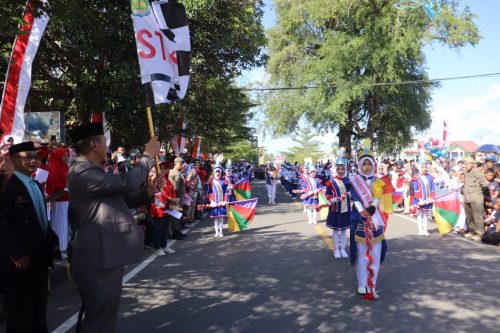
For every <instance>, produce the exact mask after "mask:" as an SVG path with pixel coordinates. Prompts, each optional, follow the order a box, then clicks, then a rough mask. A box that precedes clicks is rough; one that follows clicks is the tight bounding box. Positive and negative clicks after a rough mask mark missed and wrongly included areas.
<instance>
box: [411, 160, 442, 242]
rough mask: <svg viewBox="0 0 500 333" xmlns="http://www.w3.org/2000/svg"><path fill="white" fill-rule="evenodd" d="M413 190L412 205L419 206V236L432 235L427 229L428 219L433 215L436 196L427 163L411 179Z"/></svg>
mask: <svg viewBox="0 0 500 333" xmlns="http://www.w3.org/2000/svg"><path fill="white" fill-rule="evenodd" d="M411 190H412V192H413V202H412V206H414V207H416V208H417V225H418V235H419V236H430V234H429V231H427V219H428V217H432V205H433V202H434V199H435V198H436V190H435V188H434V179H433V178H432V176H431V175H429V174H428V173H427V164H426V163H422V165H420V174H418V175H417V176H415V177H413V179H412V181H411Z"/></svg>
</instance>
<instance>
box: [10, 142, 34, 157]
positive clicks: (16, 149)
mask: <svg viewBox="0 0 500 333" xmlns="http://www.w3.org/2000/svg"><path fill="white" fill-rule="evenodd" d="M22 151H36V149H35V145H34V144H33V142H32V141H26V142H21V143H18V144H16V145H12V146H10V148H9V155H11V156H12V155H14V154H17V153H20V152H22Z"/></svg>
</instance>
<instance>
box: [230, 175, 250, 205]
mask: <svg viewBox="0 0 500 333" xmlns="http://www.w3.org/2000/svg"><path fill="white" fill-rule="evenodd" d="M233 193H234V196H235V197H236V200H247V199H250V198H251V197H252V185H250V179H249V178H248V177H246V178H242V179H240V180H239V181H237V182H236V184H234V185H233Z"/></svg>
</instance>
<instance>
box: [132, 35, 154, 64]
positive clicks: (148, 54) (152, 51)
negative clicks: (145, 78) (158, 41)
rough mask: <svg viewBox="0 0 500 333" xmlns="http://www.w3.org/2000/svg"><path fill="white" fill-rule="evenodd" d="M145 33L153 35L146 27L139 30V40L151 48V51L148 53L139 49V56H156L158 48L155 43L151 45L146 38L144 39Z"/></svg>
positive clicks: (147, 57)
mask: <svg viewBox="0 0 500 333" xmlns="http://www.w3.org/2000/svg"><path fill="white" fill-rule="evenodd" d="M144 35H146V36H147V37H148V38H152V37H153V35H152V34H151V32H149V31H148V30H146V29H141V30H139V31H138V32H137V42H138V43H140V44H142V45H144V47H146V48H147V49H149V53H146V52H144V51H142V50H141V51H139V56H140V57H141V58H144V59H150V58H154V56H155V55H156V50H155V48H154V46H153V45H151V44H150V43H149V42H148V41H147V40H146V39H144Z"/></svg>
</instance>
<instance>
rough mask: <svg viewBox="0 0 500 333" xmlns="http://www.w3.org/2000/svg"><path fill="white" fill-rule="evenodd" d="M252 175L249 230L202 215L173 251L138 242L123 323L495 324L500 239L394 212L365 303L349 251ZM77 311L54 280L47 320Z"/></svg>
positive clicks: (163, 327)
mask: <svg viewBox="0 0 500 333" xmlns="http://www.w3.org/2000/svg"><path fill="white" fill-rule="evenodd" d="M253 186H254V194H256V195H258V196H259V198H260V202H261V205H259V206H258V209H257V215H256V217H255V221H254V223H253V224H252V226H251V228H250V229H249V230H246V231H243V232H240V233H234V234H228V233H227V232H226V236H225V237H224V238H217V239H214V238H213V227H212V225H211V223H210V221H204V222H201V223H200V224H199V225H197V226H196V228H194V229H193V230H192V232H191V233H190V234H189V237H188V238H187V239H186V240H185V241H182V242H177V243H176V244H175V248H176V250H177V253H176V254H174V255H167V256H164V257H158V258H154V257H151V256H150V255H151V252H147V251H145V253H144V257H145V259H146V258H148V257H149V259H150V262H149V264H147V266H145V267H144V268H143V269H142V270H141V271H139V272H138V273H137V274H136V275H134V276H133V277H131V276H130V275H129V276H128V277H127V279H128V282H127V283H125V284H124V288H123V296H122V302H121V311H120V318H119V328H118V331H119V332H197V333H198V332H221V333H222V332H234V333H237V332H238V333H239V332H273V333H278V332H279V333H281V332H339V331H344V330H345V331H350V332H405V333H408V332H450V331H453V332H494V331H497V332H498V331H499V330H500V327H499V324H498V318H500V309H499V306H498V300H499V299H500V289H499V288H497V287H496V286H495V284H496V280H497V279H496V276H497V274H498V266H499V264H500V256H499V254H500V249H499V248H496V247H492V246H485V245H481V244H478V243H475V242H472V241H466V240H464V239H463V238H461V237H453V236H445V237H441V236H439V234H437V231H436V230H433V231H432V236H431V237H421V236H420V237H419V236H416V235H415V233H416V231H417V227H416V224H415V222H414V221H413V219H411V218H408V217H406V216H399V215H393V216H392V217H391V219H390V221H389V228H388V233H387V238H388V244H389V252H388V256H387V258H386V262H385V263H384V264H383V266H382V268H381V271H380V276H379V283H378V288H379V289H380V291H381V299H380V300H378V301H373V302H368V301H365V300H363V299H361V298H360V297H359V296H356V295H355V294H354V291H355V289H356V279H355V272H354V269H353V267H352V266H351V265H350V264H349V261H348V260H347V259H334V258H333V252H332V250H331V248H330V247H331V241H330V237H329V236H330V232H329V230H328V229H327V228H326V227H325V225H324V223H320V224H319V225H317V226H310V225H308V224H307V222H306V215H305V214H303V213H302V208H301V206H300V205H299V204H298V203H296V202H295V203H294V202H293V201H292V200H290V199H289V197H288V196H286V195H284V193H283V192H282V191H279V193H278V198H277V202H279V205H277V206H272V207H269V206H267V205H265V203H266V202H267V200H266V198H265V197H264V192H265V188H264V183H262V182H257V183H254V184H253ZM153 258H154V260H152V261H151V259H153ZM144 265H145V264H144ZM131 268H133V267H131ZM77 310H78V297H77V294H76V289H75V287H74V285H73V284H72V282H71V281H67V282H65V283H62V284H60V285H58V286H57V287H55V288H54V290H53V291H52V293H51V295H50V299H49V313H48V321H49V325H50V328H51V329H55V328H56V327H59V330H58V332H63V331H66V329H65V328H64V327H61V326H60V325H61V324H63V323H64V322H65V321H67V319H68V318H70V317H71V315H73V314H74V313H75V312H76V311H77ZM66 324H68V322H66ZM67 326H71V324H69V325H67ZM73 330H74V328H71V329H70V331H73Z"/></svg>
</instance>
